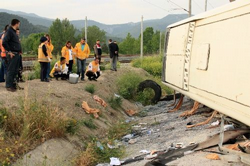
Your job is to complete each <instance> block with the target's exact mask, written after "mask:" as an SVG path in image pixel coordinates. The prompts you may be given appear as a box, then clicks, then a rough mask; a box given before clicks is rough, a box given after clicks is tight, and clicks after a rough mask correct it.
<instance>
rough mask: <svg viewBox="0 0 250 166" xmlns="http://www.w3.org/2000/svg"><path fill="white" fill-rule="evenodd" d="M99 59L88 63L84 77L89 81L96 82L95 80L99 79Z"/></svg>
mask: <svg viewBox="0 0 250 166" xmlns="http://www.w3.org/2000/svg"><path fill="white" fill-rule="evenodd" d="M99 61H100V60H99V59H98V58H96V59H95V60H93V61H92V62H90V63H89V65H88V69H87V71H86V76H87V77H88V79H89V80H90V81H92V80H94V81H97V78H98V77H100V75H101V73H100V66H99Z"/></svg>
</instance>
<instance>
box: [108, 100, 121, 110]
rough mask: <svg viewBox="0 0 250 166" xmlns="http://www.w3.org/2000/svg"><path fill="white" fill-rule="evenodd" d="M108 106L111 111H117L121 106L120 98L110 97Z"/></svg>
mask: <svg viewBox="0 0 250 166" xmlns="http://www.w3.org/2000/svg"><path fill="white" fill-rule="evenodd" d="M108 102H109V105H110V106H111V107H112V108H113V109H117V108H119V107H121V105H122V98H121V97H111V98H110V99H109V100H108Z"/></svg>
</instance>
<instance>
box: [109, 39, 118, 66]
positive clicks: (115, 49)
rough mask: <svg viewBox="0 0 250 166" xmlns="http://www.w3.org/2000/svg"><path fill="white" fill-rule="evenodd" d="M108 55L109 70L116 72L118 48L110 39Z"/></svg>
mask: <svg viewBox="0 0 250 166" xmlns="http://www.w3.org/2000/svg"><path fill="white" fill-rule="evenodd" d="M109 55H110V59H111V61H110V64H111V70H112V71H117V60H118V46H117V44H115V43H113V42H112V39H109Z"/></svg>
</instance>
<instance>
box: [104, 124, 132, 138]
mask: <svg viewBox="0 0 250 166" xmlns="http://www.w3.org/2000/svg"><path fill="white" fill-rule="evenodd" d="M131 131H132V127H131V124H129V123H125V122H119V123H117V124H115V125H113V126H112V127H111V128H110V129H109V131H108V138H109V140H116V139H117V140H119V139H121V138H122V137H123V136H124V135H126V134H128V133H131Z"/></svg>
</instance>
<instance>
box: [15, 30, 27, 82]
mask: <svg viewBox="0 0 250 166" xmlns="http://www.w3.org/2000/svg"><path fill="white" fill-rule="evenodd" d="M16 33H17V36H18V37H19V35H20V30H19V29H17V30H16ZM19 41H20V42H21V39H20V37H19ZM22 74H23V58H22V51H21V52H20V62H19V69H18V74H17V82H25V81H24V80H23V76H22Z"/></svg>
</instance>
